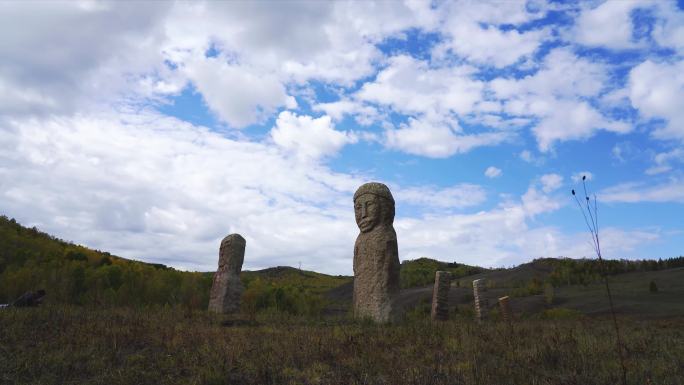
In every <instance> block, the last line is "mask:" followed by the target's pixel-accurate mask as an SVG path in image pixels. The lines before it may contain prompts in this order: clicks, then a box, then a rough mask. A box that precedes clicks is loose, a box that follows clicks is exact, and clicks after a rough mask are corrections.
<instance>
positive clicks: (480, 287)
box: [473, 278, 488, 322]
mask: <svg viewBox="0 0 684 385" xmlns="http://www.w3.org/2000/svg"><path fill="white" fill-rule="evenodd" d="M486 283H487V281H486V280H485V279H484V278H482V279H476V280H474V281H473V298H474V300H475V319H476V320H477V321H478V322H482V321H483V320H484V319H486V318H487V305H488V303H487V299H486V298H485V296H484V292H485V291H487V286H486Z"/></svg>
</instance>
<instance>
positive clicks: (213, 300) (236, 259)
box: [209, 234, 246, 314]
mask: <svg viewBox="0 0 684 385" xmlns="http://www.w3.org/2000/svg"><path fill="white" fill-rule="evenodd" d="M245 245H246V241H245V238H242V236H241V235H240V234H230V235H228V236H227V237H225V238H223V240H222V241H221V248H220V249H219V263H218V270H217V271H216V274H214V283H213V284H212V285H211V293H210V294H209V311H212V312H214V313H221V314H227V313H234V312H236V311H238V310H239V309H240V296H241V295H242V291H243V290H244V288H243V287H242V282H240V271H241V270H242V262H243V261H244V260H245Z"/></svg>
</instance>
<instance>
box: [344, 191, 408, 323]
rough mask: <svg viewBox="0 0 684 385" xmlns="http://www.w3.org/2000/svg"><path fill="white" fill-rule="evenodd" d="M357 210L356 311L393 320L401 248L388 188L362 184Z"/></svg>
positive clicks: (357, 196)
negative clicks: (394, 224) (358, 232)
mask: <svg viewBox="0 0 684 385" xmlns="http://www.w3.org/2000/svg"><path fill="white" fill-rule="evenodd" d="M354 213H355V215H356V224H357V225H358V226H359V230H361V233H360V234H359V236H358V237H357V238H356V244H355V245H354V315H355V316H356V317H360V318H366V317H368V318H371V319H373V320H375V321H377V322H387V321H391V320H392V319H393V318H394V317H395V313H394V311H393V302H394V299H395V297H396V295H397V294H398V293H399V251H398V248H397V233H396V232H395V231H394V227H393V222H394V198H393V197H392V193H391V192H390V190H389V188H387V186H385V185H384V184H382V183H376V182H371V183H366V184H364V185H362V186H361V187H359V189H358V190H356V193H355V194H354Z"/></svg>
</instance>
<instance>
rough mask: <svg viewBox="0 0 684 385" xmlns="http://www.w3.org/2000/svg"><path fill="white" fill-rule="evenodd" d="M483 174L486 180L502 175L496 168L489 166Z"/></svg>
mask: <svg viewBox="0 0 684 385" xmlns="http://www.w3.org/2000/svg"><path fill="white" fill-rule="evenodd" d="M484 174H485V176H486V177H487V178H498V177H500V176H501V175H503V172H502V171H501V169H500V168H496V167H494V166H489V167H487V169H486V170H485V172H484Z"/></svg>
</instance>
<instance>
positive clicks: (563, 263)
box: [0, 216, 684, 317]
mask: <svg viewBox="0 0 684 385" xmlns="http://www.w3.org/2000/svg"><path fill="white" fill-rule="evenodd" d="M605 263H606V267H607V271H608V273H609V274H612V275H618V274H624V273H629V272H632V273H637V272H645V271H659V270H661V269H670V270H671V269H672V268H675V267H678V266H684V257H678V258H672V259H667V260H658V261H653V260H645V261H626V260H618V261H611V260H607V261H605ZM438 270H443V271H449V272H451V273H452V275H453V277H454V278H455V279H456V285H457V284H458V283H461V286H464V287H467V286H468V281H471V280H473V279H476V278H487V279H488V282H489V285H490V287H491V288H495V287H496V288H506V289H504V290H499V291H501V294H502V295H510V296H513V297H525V296H530V295H537V294H545V295H546V296H547V297H548V298H547V302H548V303H553V302H554V297H558V293H559V291H558V290H559V289H556V290H554V288H562V287H566V286H570V287H574V286H577V285H579V286H581V287H585V288H586V287H589V286H591V285H594V284H595V283H596V282H599V278H600V266H599V265H598V261H596V260H588V259H587V260H576V259H553V258H544V259H537V260H534V261H532V262H530V263H526V264H522V265H520V266H518V267H515V268H512V269H496V270H489V269H484V268H480V267H476V266H468V265H463V264H459V263H446V262H440V261H436V260H433V259H429V258H420V259H417V260H412V261H404V262H403V263H402V265H401V273H400V275H401V286H402V288H403V289H412V290H407V291H413V292H411V293H408V294H410V296H413V297H411V298H404V299H405V301H403V302H405V303H406V304H407V305H408V306H412V304H414V302H415V303H418V302H420V301H422V298H423V293H422V292H421V293H418V292H415V290H413V288H418V287H426V286H429V285H431V284H432V283H433V282H434V276H435V272H436V271H438ZM212 277H213V273H211V272H209V273H195V272H184V271H177V270H175V269H172V268H169V267H166V266H164V265H161V264H149V263H143V262H138V261H132V260H128V259H124V258H119V257H117V256H114V255H111V254H109V253H107V252H102V251H98V250H91V249H88V248H86V247H83V246H79V245H74V244H72V243H69V242H65V241H63V240H60V239H57V238H55V237H52V236H50V235H48V234H46V233H43V232H41V231H39V230H38V229H36V228H26V227H23V226H21V225H20V224H18V223H17V222H16V221H15V220H13V219H8V218H7V217H4V216H0V303H9V302H11V301H12V300H14V299H16V298H17V297H19V296H20V295H21V294H23V293H24V292H26V291H29V290H36V289H45V290H46V291H47V293H48V296H47V297H46V301H47V302H48V303H53V304H77V305H87V306H99V307H103V306H150V305H152V306H182V307H184V308H186V309H189V310H192V309H206V307H207V303H208V297H209V290H210V287H211V282H212ZM241 279H242V281H243V284H244V285H245V288H246V290H245V292H244V296H243V310H244V311H245V313H247V314H249V315H250V316H251V317H254V316H255V315H256V314H257V313H262V312H266V313H270V312H282V313H287V314H292V315H307V316H316V317H317V316H319V315H321V314H322V313H326V314H331V313H336V314H344V313H346V312H347V311H348V309H349V306H350V304H351V297H352V277H347V276H330V275H326V274H320V273H315V272H311V271H303V270H299V269H295V268H292V267H274V268H269V269H264V270H260V271H243V272H242V274H241ZM651 279H658V277H657V276H653V277H651ZM459 281H460V282H459ZM464 281H465V282H464ZM660 283H661V282H660V281H658V284H659V285H658V289H661V291H662V289H663V287H664V286H663V287H660ZM426 290H427V289H426ZM497 292H498V291H497ZM572 292H573V291H572V290H571V291H569V293H572ZM430 293H431V291H430V290H427V291H425V296H429V295H430ZM618 294H619V293H618ZM666 295H669V294H664V295H661V296H660V297H658V298H657V299H658V300H661V299H663V298H665V296H666ZM414 297H415V298H414ZM459 298H460V297H459ZM468 298H469V297H467V296H464V297H463V298H462V299H463V300H464V301H467V300H468ZM651 301H653V300H651Z"/></svg>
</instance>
